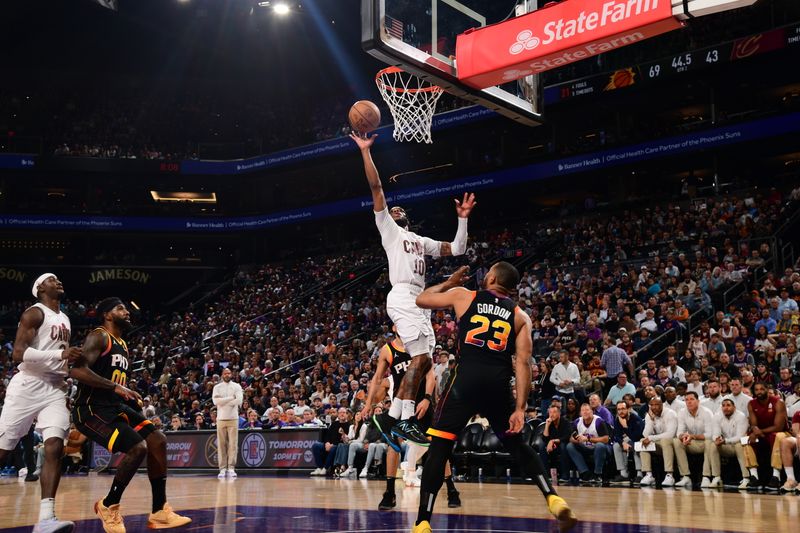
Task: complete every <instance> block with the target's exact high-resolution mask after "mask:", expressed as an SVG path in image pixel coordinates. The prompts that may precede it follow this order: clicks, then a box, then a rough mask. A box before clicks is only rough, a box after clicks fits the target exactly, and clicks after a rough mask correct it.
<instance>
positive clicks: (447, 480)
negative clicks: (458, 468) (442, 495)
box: [444, 476, 458, 492]
mask: <svg viewBox="0 0 800 533" xmlns="http://www.w3.org/2000/svg"><path fill="white" fill-rule="evenodd" d="M444 482H445V483H446V484H447V492H455V491H456V490H458V489H456V484H455V483H453V476H447V477H446V478H444Z"/></svg>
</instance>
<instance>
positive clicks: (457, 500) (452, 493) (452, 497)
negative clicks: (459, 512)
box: [447, 490, 461, 509]
mask: <svg viewBox="0 0 800 533" xmlns="http://www.w3.org/2000/svg"><path fill="white" fill-rule="evenodd" d="M447 506H448V507H449V508H450V509H455V508H456V507H461V494H459V492H458V491H457V490H448V491H447Z"/></svg>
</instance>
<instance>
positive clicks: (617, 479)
mask: <svg viewBox="0 0 800 533" xmlns="http://www.w3.org/2000/svg"><path fill="white" fill-rule="evenodd" d="M630 482H631V478H629V477H622V476H620V475H616V476H614V478H613V479H612V480H611V484H612V485H628V484H629V483H630Z"/></svg>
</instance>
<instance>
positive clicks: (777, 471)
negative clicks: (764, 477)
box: [772, 468, 781, 479]
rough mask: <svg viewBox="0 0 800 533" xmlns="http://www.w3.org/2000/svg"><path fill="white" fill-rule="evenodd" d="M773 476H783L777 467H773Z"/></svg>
mask: <svg viewBox="0 0 800 533" xmlns="http://www.w3.org/2000/svg"><path fill="white" fill-rule="evenodd" d="M772 477H776V478H778V479H780V478H781V471H780V470H778V469H777V468H773V469H772Z"/></svg>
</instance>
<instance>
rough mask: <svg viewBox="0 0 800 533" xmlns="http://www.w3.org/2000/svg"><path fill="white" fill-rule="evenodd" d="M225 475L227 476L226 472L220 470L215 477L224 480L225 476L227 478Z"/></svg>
mask: <svg viewBox="0 0 800 533" xmlns="http://www.w3.org/2000/svg"><path fill="white" fill-rule="evenodd" d="M227 475H228V471H227V470H220V471H219V474H217V477H218V478H219V479H225V476H227Z"/></svg>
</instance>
